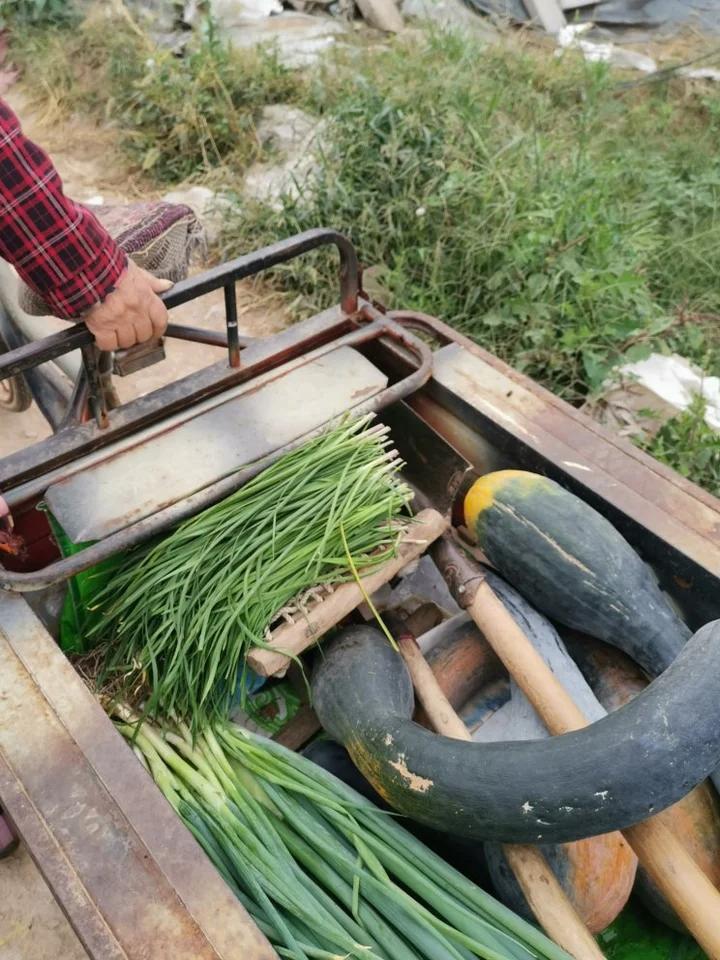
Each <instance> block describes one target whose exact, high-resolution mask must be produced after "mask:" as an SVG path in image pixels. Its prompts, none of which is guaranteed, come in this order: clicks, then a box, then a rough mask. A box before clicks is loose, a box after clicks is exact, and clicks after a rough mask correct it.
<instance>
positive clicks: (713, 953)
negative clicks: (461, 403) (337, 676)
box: [468, 581, 720, 960]
mask: <svg viewBox="0 0 720 960" xmlns="http://www.w3.org/2000/svg"><path fill="white" fill-rule="evenodd" d="M468 613H469V614H470V616H471V617H472V618H473V620H474V621H475V623H476V624H477V625H478V627H479V628H480V630H481V631H482V633H483V635H484V637H485V639H486V640H487V642H488V643H489V644H490V646H491V647H492V648H493V649H494V650H495V653H497V655H498V656H499V657H500V659H501V660H502V661H503V663H504V664H505V666H506V667H507V670H508V672H509V673H510V675H511V676H512V677H513V678H514V679H515V681H516V683H517V684H518V686H519V687H520V689H521V690H522V691H523V693H524V694H525V696H526V697H527V698H528V700H529V701H530V703H531V704H532V705H533V707H534V708H535V710H536V711H537V713H538V715H539V716H540V718H541V719H542V720H543V722H544V723H545V725H546V727H547V728H548V730H549V731H550V733H553V734H562V733H567V732H568V731H570V730H578V729H580V728H581V727H585V726H587V724H588V721H587V718H586V717H585V715H584V714H583V712H582V711H581V710H580V709H579V707H578V706H577V704H576V703H575V702H574V701H573V700H572V698H571V697H570V696H569V695H568V693H567V691H566V690H565V688H564V687H563V685H562V684H561V683H560V682H559V681H558V679H557V677H556V676H555V674H554V673H553V672H552V671H551V670H550V668H549V667H548V665H547V664H546V663H545V661H544V660H543V658H542V657H541V656H540V654H539V653H538V652H537V650H536V649H535V647H534V646H533V645H532V643H531V642H530V640H528V638H527V636H526V635H525V633H524V632H523V631H522V630H521V629H520V627H519V626H518V625H517V623H516V622H515V620H514V619H513V618H512V616H511V614H510V613H509V612H508V610H507V608H506V607H505V605H504V604H503V602H502V601H501V600H500V599H499V598H498V597H497V596H496V594H495V593H494V591H493V590H492V588H491V587H490V585H489V584H488V583H487V581H484V582H483V583H482V584H480V586H479V587H478V589H477V593H476V594H475V597H474V598H473V601H472V603H471V604H470V606H469V607H468ZM623 835H624V836H625V839H626V840H627V841H628V843H629V844H630V846H631V847H632V849H633V850H634V851H635V853H636V854H637V857H638V860H639V861H640V863H641V864H642V865H643V867H645V869H646V870H647V872H648V874H649V875H650V877H651V879H652V880H653V881H654V883H655V885H656V886H657V888H658V889H659V890H660V892H661V893H662V894H663V896H664V897H665V899H666V900H667V901H668V903H669V904H670V905H671V906H672V907H673V909H674V910H675V913H676V914H677V915H678V917H679V918H680V919H681V920H682V921H683V923H684V924H685V926H686V927H687V929H688V930H689V931H690V933H692V935H693V936H694V937H695V939H696V940H697V942H698V943H699V944H700V946H701V947H702V948H703V950H704V951H705V953H706V954H707V955H708V957H709V958H710V960H720V892H718V891H717V890H716V889H715V887H714V886H713V885H712V883H711V882H710V880H709V879H708V877H707V876H706V874H705V873H703V871H702V870H701V868H700V867H699V866H698V865H697V864H696V863H695V861H694V860H693V859H692V857H691V856H690V854H689V853H688V852H687V851H686V850H685V848H684V847H683V846H682V844H681V843H680V842H679V840H677V838H676V837H675V836H674V835H673V834H672V833H671V832H670V831H669V830H668V828H667V827H666V826H665V825H664V824H663V823H661V822H660V821H659V820H657V819H656V818H654V817H653V818H651V819H650V820H646V821H645V822H644V823H639V824H636V825H635V826H633V827H630V828H628V829H627V830H624V831H623Z"/></svg>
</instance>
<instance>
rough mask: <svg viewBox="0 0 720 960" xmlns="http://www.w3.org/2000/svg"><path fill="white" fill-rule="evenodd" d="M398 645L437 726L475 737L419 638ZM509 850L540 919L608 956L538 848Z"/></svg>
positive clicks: (566, 940)
mask: <svg viewBox="0 0 720 960" xmlns="http://www.w3.org/2000/svg"><path fill="white" fill-rule="evenodd" d="M397 642H398V647H399V648H400V653H401V654H402V656H403V658H404V660H405V663H406V664H407V668H408V670H409V672H410V676H411V677H412V682H413V686H414V687H415V693H416V694H417V698H418V700H419V701H420V703H421V704H422V706H423V709H424V710H425V713H426V715H427V717H428V720H429V721H430V724H431V725H432V727H433V729H434V730H436V731H437V732H438V733H442V734H444V735H445V736H446V737H454V738H455V739H456V740H471V739H472V738H471V736H470V734H469V733H468V731H467V728H466V726H465V724H464V723H463V722H462V720H461V719H460V717H459V716H458V715H457V713H455V711H454V710H453V708H452V705H451V703H450V701H449V700H448V698H447V697H446V696H445V694H444V693H443V691H442V688H441V687H440V684H439V683H438V681H437V678H436V677H435V674H434V673H433V672H432V670H431V668H430V666H429V664H428V663H427V661H426V660H425V657H424V656H423V655H422V652H421V650H420V648H419V647H418V645H417V643H416V642H415V640H414V638H413V637H409V636H401V637H398V638H397ZM503 852H504V854H505V857H506V858H507V861H508V863H509V864H510V867H511V869H512V871H513V873H514V874H515V876H516V878H517V881H518V883H519V884H520V888H521V890H522V892H523V893H524V894H525V899H526V900H527V902H528V903H529V905H530V908H531V910H532V911H533V913H534V914H535V916H536V917H537V919H538V922H539V923H540V925H541V926H542V928H543V929H544V930H545V932H546V933H547V935H548V936H549V937H551V938H552V939H553V940H554V941H555V942H556V943H557V944H559V945H560V946H561V947H563V949H565V950H567V952H568V953H569V954H570V955H571V956H572V957H575V960H603V953H602V951H601V950H600V948H599V947H598V945H597V943H596V942H595V940H594V939H593V937H592V935H591V933H590V931H589V930H588V929H587V927H586V926H585V924H584V923H583V922H582V920H581V919H580V917H579V916H578V914H577V911H576V910H575V908H574V907H573V905H572V903H570V900H569V899H568V897H567V895H566V893H565V891H564V890H563V888H562V887H561V886H560V883H559V882H558V879H557V877H556V876H555V874H554V873H553V872H552V870H551V869H550V866H549V864H548V862H547V860H546V859H545V857H544V856H543V854H542V852H541V851H540V850H539V849H538V848H537V847H533V846H530V845H524V844H503Z"/></svg>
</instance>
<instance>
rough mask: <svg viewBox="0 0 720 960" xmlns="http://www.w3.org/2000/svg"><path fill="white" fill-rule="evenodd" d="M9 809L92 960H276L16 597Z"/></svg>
mask: <svg viewBox="0 0 720 960" xmlns="http://www.w3.org/2000/svg"><path fill="white" fill-rule="evenodd" d="M0 802H1V803H2V806H3V810H4V812H5V813H6V814H7V815H8V816H9V818H10V820H11V822H12V824H13V825H14V827H15V828H16V829H17V831H18V833H19V834H20V836H21V837H22V839H23V841H24V842H25V843H26V844H27V846H28V849H29V851H30V853H31V855H32V857H33V859H34V860H35V862H36V864H37V866H38V868H39V869H40V871H41V873H42V874H43V876H44V877H45V880H46V881H47V883H48V885H49V886H50V889H51V890H52V892H53V894H54V896H55V897H56V899H57V901H58V903H59V904H60V906H61V908H62V909H63V911H64V912H65V914H66V916H67V917H68V919H69V921H70V923H71V924H72V926H73V928H74V929H75V932H76V933H77V935H78V937H79V939H80V941H81V943H82V944H83V946H84V948H85V949H86V951H87V952H88V954H89V955H90V957H91V958H92V960H165V958H167V957H172V958H173V960H277V957H276V954H275V952H274V951H273V949H272V947H271V946H270V944H269V943H268V942H267V941H266V940H265V938H264V937H263V936H262V934H261V933H260V931H259V930H258V929H257V927H256V926H255V925H254V923H253V922H252V920H251V918H250V917H249V915H248V914H247V912H246V911H245V909H244V908H243V907H242V905H241V904H240V902H239V901H238V900H237V899H236V898H235V897H234V895H233V894H232V892H231V891H230V889H229V888H228V887H227V886H226V884H225V883H224V881H223V880H222V878H221V877H220V875H219V874H218V873H217V872H216V871H215V869H214V867H213V866H212V864H211V863H210V861H209V860H208V859H207V857H206V856H205V854H204V853H203V851H202V850H201V848H200V847H199V846H198V845H197V843H196V842H195V840H194V839H193V837H192V836H191V834H190V833H189V831H188V830H187V829H186V828H185V826H184V825H183V823H182V821H181V820H180V819H179V818H178V817H177V815H176V814H175V812H174V810H173V809H172V808H171V807H170V805H169V804H168V803H167V802H166V800H165V799H164V797H163V796H162V794H161V793H160V792H159V790H158V789H157V788H156V787H155V784H154V783H153V781H152V779H151V778H150V777H149V776H148V774H147V773H146V772H145V770H144V769H143V767H142V766H141V764H140V763H139V762H138V761H137V759H136V758H135V756H134V755H133V753H132V752H131V750H130V749H129V747H128V746H127V744H126V743H125V742H124V740H123V739H122V738H121V737H120V736H119V734H117V732H116V731H115V729H114V728H113V725H112V723H111V722H110V720H109V719H108V718H107V716H105V714H104V712H103V710H102V708H101V707H100V705H99V704H98V703H97V701H96V700H95V698H94V697H93V695H92V693H91V692H90V691H89V690H88V688H87V687H86V686H85V684H84V683H83V681H82V680H81V679H80V677H79V676H78V675H77V673H75V671H74V670H73V668H72V666H71V665H70V663H69V662H68V661H67V659H66V658H65V656H64V655H63V654H62V652H61V651H60V650H59V648H58V647H57V644H56V643H55V642H54V641H53V639H52V637H51V636H50V635H49V634H48V633H47V631H46V630H45V629H44V627H43V626H42V624H41V623H40V621H39V620H38V619H37V618H36V617H35V615H34V614H33V613H32V611H31V610H30V608H29V606H28V605H27V603H26V602H25V600H24V599H23V598H22V597H12V596H8V595H5V596H0Z"/></svg>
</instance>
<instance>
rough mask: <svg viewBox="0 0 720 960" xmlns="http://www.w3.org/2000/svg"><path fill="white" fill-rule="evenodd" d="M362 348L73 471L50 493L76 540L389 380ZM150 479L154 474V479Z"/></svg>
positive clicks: (196, 486)
mask: <svg viewBox="0 0 720 960" xmlns="http://www.w3.org/2000/svg"><path fill="white" fill-rule="evenodd" d="M387 383H388V378H387V376H385V375H384V374H383V373H382V372H381V371H380V370H378V369H377V367H375V366H373V365H372V364H371V363H370V361H369V360H366V359H365V357H363V356H362V354H360V353H358V352H357V350H353V349H352V348H351V347H340V348H338V349H337V350H334V351H333V352H332V353H329V354H327V355H326V356H323V357H319V358H318V359H316V360H311V361H310V362H309V363H306V364H304V365H303V366H301V367H297V368H296V369H293V370H290V372H289V373H288V374H287V376H284V377H276V378H275V379H273V380H271V381H270V382H269V383H264V384H262V385H261V386H259V387H257V388H256V389H249V386H250V385H246V386H247V387H248V389H246V390H245V392H244V393H241V394H240V396H237V397H234V398H233V399H229V400H228V401H227V402H226V403H222V404H220V405H218V406H216V407H214V408H213V409H211V410H206V411H204V412H202V413H199V414H198V415H197V416H195V417H190V418H188V419H187V420H186V421H185V422H184V423H181V424H178V425H176V426H174V427H171V428H169V429H167V430H165V431H164V432H163V433H161V434H160V435H159V436H156V437H155V438H154V439H153V440H152V442H150V443H138V444H136V445H135V446H133V447H131V448H130V449H128V450H124V451H122V452H120V453H115V451H114V450H113V449H112V448H110V449H109V450H108V451H107V452H108V458H107V459H106V460H104V461H102V462H101V463H98V464H95V465H93V466H91V467H88V468H86V469H85V470H82V471H80V472H78V473H76V474H75V475H74V476H72V477H69V478H68V479H65V480H61V481H59V482H58V483H55V484H51V485H50V487H48V490H47V493H46V495H45V499H46V501H47V504H48V506H49V507H50V509H51V510H52V512H53V514H54V516H55V517H56V519H57V520H58V521H59V523H60V524H61V526H62V528H63V530H64V531H65V533H66V534H67V535H68V537H69V538H70V539H71V540H72V541H73V542H74V543H85V542H87V541H88V540H101V539H103V538H104V537H107V536H109V535H110V534H111V533H116V532H117V531H118V530H122V529H123V528H124V527H126V526H128V524H129V523H130V522H136V521H137V520H141V519H144V518H145V517H148V516H150V515H151V514H153V513H155V512H156V511H158V510H161V509H163V508H164V507H166V506H168V505H169V504H172V503H177V502H178V501H179V500H182V499H184V498H186V497H189V496H190V495H191V494H193V493H197V491H198V490H201V489H203V488H205V487H207V486H209V485H210V484H211V483H214V482H216V481H218V480H221V479H223V478H224V477H227V476H229V475H230V474H232V473H235V472H236V471H238V470H239V469H240V468H241V467H243V466H246V465H247V464H248V463H252V462H254V461H258V460H262V459H263V458H264V457H267V456H269V455H270V454H271V453H273V452H274V451H275V450H277V449H278V448H280V447H283V446H285V444H287V443H290V442H291V441H292V440H296V439H297V438H298V437H301V436H304V435H306V434H307V433H309V432H310V431H311V430H314V429H316V428H317V427H319V426H321V425H322V424H324V423H328V422H329V421H331V420H333V419H334V418H336V417H338V416H340V415H341V414H342V413H344V412H345V411H348V410H352V409H353V407H355V406H357V405H358V404H359V403H361V402H362V401H364V400H367V399H368V398H369V397H371V396H374V395H375V394H378V393H380V391H381V390H384V389H385V387H387ZM148 478H150V479H151V482H150V483H148Z"/></svg>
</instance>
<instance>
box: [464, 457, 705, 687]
mask: <svg viewBox="0 0 720 960" xmlns="http://www.w3.org/2000/svg"><path fill="white" fill-rule="evenodd" d="M464 511H465V523H466V526H467V527H468V529H469V530H470V532H471V533H472V535H473V536H474V537H476V538H477V541H478V544H479V545H480V547H481V548H482V550H483V552H484V553H485V555H486V556H487V558H488V560H489V561H490V563H491V564H492V566H493V567H495V568H496V569H497V571H498V572H499V573H500V574H501V576H503V577H504V578H505V579H506V580H507V581H508V582H509V583H511V584H512V586H514V587H515V588H516V589H517V590H519V591H520V593H522V594H523V595H524V596H525V597H527V598H528V600H530V602H531V603H532V604H533V606H535V607H536V608H537V609H538V610H541V611H542V612H543V613H544V614H546V615H547V616H548V617H550V619H551V620H555V621H557V622H558V623H561V624H564V625H565V626H568V627H573V628H574V629H576V630H582V631H583V633H587V634H589V635H590V636H592V637H596V638H597V639H599V640H605V641H607V642H608V643H612V644H613V645H615V646H617V647H619V648H620V649H621V650H623V651H624V652H625V653H627V654H628V655H629V656H630V657H632V659H633V660H635V661H636V663H639V664H640V666H641V667H642V668H643V669H644V670H646V671H647V672H648V673H649V674H650V675H651V676H658V675H659V674H660V673H662V671H663V670H665V669H666V668H667V667H668V666H669V665H670V664H671V663H672V661H673V660H674V659H675V657H676V656H677V655H678V653H679V652H680V650H681V649H682V647H683V645H684V644H685V643H686V641H687V639H688V638H689V636H690V630H689V629H688V627H687V626H686V624H684V623H683V622H682V620H681V619H680V618H679V617H678V615H677V613H676V612H675V610H674V609H673V607H672V606H671V605H670V603H669V601H668V600H667V598H666V597H665V595H664V594H663V592H662V590H661V589H660V587H659V586H658V584H657V582H656V580H655V577H654V575H653V573H652V571H651V570H650V568H649V567H648V566H647V564H645V563H644V562H643V561H642V560H641V559H640V557H639V556H638V555H637V553H636V552H635V551H634V550H633V548H632V547H631V546H630V544H629V543H628V542H627V540H625V539H624V538H623V537H622V536H621V535H620V534H619V533H618V531H617V530H616V529H615V528H614V527H613V526H612V524H611V523H609V522H608V521H607V520H606V519H605V518H604V517H603V516H601V515H600V514H599V513H598V512H597V511H596V510H593V508H592V507H590V506H588V504H586V503H585V502H584V501H583V500H581V499H580V498H579V497H576V496H575V495H574V494H572V493H570V492H569V491H567V490H565V489H564V487H561V486H560V485H559V484H558V483H555V482H554V481H553V480H549V479H548V478H547V477H543V476H540V475H539V474H535V473H526V472H524V471H522V470H500V471H498V472H496V473H489V474H487V475H486V476H484V477H480V479H479V480H477V481H476V482H475V483H474V484H473V486H472V487H471V488H470V490H469V491H468V493H467V494H466V497H465V501H464Z"/></svg>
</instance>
